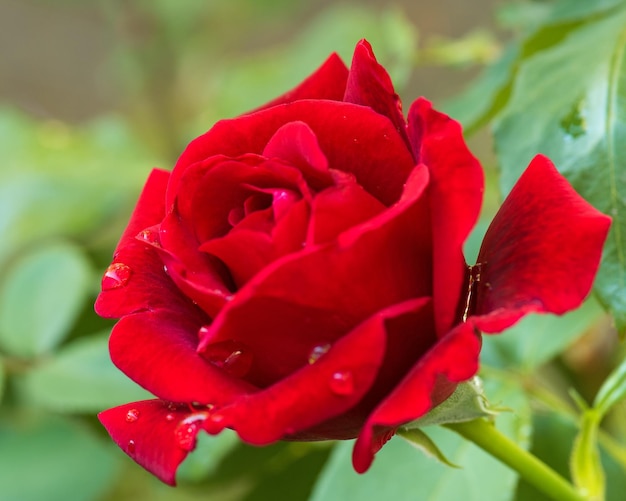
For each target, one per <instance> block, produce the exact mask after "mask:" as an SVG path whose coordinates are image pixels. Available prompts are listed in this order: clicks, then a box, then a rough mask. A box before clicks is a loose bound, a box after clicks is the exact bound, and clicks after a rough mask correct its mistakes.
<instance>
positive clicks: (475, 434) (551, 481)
mask: <svg viewBox="0 0 626 501" xmlns="http://www.w3.org/2000/svg"><path fill="white" fill-rule="evenodd" d="M445 426H446V427H447V428H450V429H451V430H453V431H455V432H456V433H458V434H459V435H461V436H462V437H464V438H466V439H467V440H469V441H471V442H473V443H475V444H476V445H477V446H478V447H480V448H481V449H483V450H484V451H485V452H488V453H489V454H491V455H492V456H494V457H495V458H496V459H498V460H500V461H502V462H503V463H504V464H506V465H507V466H509V467H510V468H512V469H513V470H515V471H516V472H518V473H519V474H520V476H521V477H522V478H523V479H524V480H526V481H527V482H528V483H529V484H532V485H534V486H535V487H536V488H537V489H539V490H540V491H542V492H543V493H544V494H546V495H547V496H549V497H551V498H552V499H554V500H556V501H585V497H583V496H582V495H581V494H580V493H579V492H578V491H577V490H576V489H575V487H574V486H573V485H572V484H570V483H569V482H568V481H567V480H565V479H564V478H563V477H561V476H560V475H559V474H558V473H556V472H555V471H554V470H552V469H551V468H550V467H549V466H548V465H546V464H545V463H543V462H542V461H540V460H539V459H538V458H537V457H535V456H533V455H532V454H530V453H529V452H528V451H526V450H524V449H522V448H521V447H520V446H519V445H517V444H516V443H515V442H513V441H512V440H511V439H509V438H508V437H506V436H505V435H503V434H502V433H501V432H499V431H498V430H497V428H496V427H495V426H494V425H493V424H492V423H490V422H489V421H487V420H486V419H475V420H473V421H467V422H465V423H449V424H446V425H445Z"/></svg>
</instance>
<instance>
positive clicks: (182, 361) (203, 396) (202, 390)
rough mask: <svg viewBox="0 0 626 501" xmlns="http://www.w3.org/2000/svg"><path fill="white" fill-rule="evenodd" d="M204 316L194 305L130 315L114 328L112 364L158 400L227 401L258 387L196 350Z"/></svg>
mask: <svg viewBox="0 0 626 501" xmlns="http://www.w3.org/2000/svg"><path fill="white" fill-rule="evenodd" d="M203 320H204V318H203V316H201V315H200V316H199V315H198V314H197V313H195V312H194V311H193V310H192V309H187V310H186V311H185V310H183V311H179V312H171V311H166V310H156V311H146V312H141V313H136V314H134V315H128V316H126V317H124V318H122V319H121V320H120V321H119V322H118V323H117V324H116V325H115V327H113V331H112V333H111V338H110V340H109V349H110V352H111V359H112V360H113V363H114V364H115V365H116V366H117V367H118V368H119V369H120V370H122V372H124V373H125V374H126V375H127V376H128V377H130V378H131V379H132V380H133V381H135V382H136V383H138V384H140V385H141V386H143V387H144V388H146V389H147V390H148V391H150V392H152V393H154V394H155V395H156V396H158V397H159V398H162V399H164V400H170V401H173V402H200V403H203V404H219V405H223V404H225V403H228V402H230V401H232V400H233V399H235V398H237V397H239V396H240V395H243V394H246V393H250V392H253V391H256V388H254V387H253V386H252V385H250V384H248V383H246V382H244V381H241V380H239V379H236V378H233V377H231V376H229V375H228V374H227V373H226V372H224V371H223V370H221V369H218V368H217V367H215V366H213V365H212V364H211V363H210V362H208V361H206V360H205V359H204V358H202V357H200V356H199V355H198V354H197V353H196V346H197V343H198V336H197V332H198V330H199V328H200V327H201V326H202V321H203Z"/></svg>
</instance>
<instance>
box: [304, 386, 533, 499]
mask: <svg viewBox="0 0 626 501" xmlns="http://www.w3.org/2000/svg"><path fill="white" fill-rule="evenodd" d="M486 386H487V391H486V393H487V395H489V397H490V400H493V401H496V402H500V403H502V404H503V405H505V406H507V407H511V408H514V409H516V411H517V412H516V413H513V412H511V413H503V414H500V415H499V416H498V420H497V423H498V427H499V428H501V429H502V431H503V432H504V433H506V434H507V435H508V436H509V437H510V438H512V439H513V440H515V441H517V442H518V443H520V444H522V445H524V444H525V443H527V442H528V439H529V431H530V426H529V421H530V411H529V407H528V402H527V400H526V397H525V396H524V393H523V392H522V391H521V389H520V388H519V386H518V385H515V384H509V383H505V382H503V381H496V380H492V381H490V382H489V383H488V385H486ZM426 431H427V433H428V435H429V437H430V438H431V439H432V440H433V442H434V443H436V444H437V446H438V447H439V448H440V449H441V451H442V452H443V454H445V456H446V457H447V458H448V459H449V460H450V461H452V462H453V463H455V464H458V465H459V466H461V469H452V468H449V467H447V466H444V465H443V464H441V463H439V462H437V461H433V460H432V459H430V458H428V457H426V456H424V455H422V454H418V453H417V452H416V451H415V449H414V447H411V446H409V444H407V443H406V442H405V441H404V440H398V439H397V438H394V439H392V440H390V441H389V442H388V443H387V444H386V445H385V446H384V447H383V448H382V449H381V451H380V452H379V453H378V454H377V457H376V460H375V461H374V464H373V465H372V467H371V469H370V470H369V471H368V472H367V473H365V474H364V475H358V474H356V473H355V472H354V470H353V469H352V462H351V455H352V446H353V443H352V442H342V443H340V444H338V445H337V446H335V449H334V451H333V453H332V455H331V457H330V460H329V461H328V463H327V464H326V465H325V467H324V469H323V471H322V474H321V475H320V478H319V480H318V483H317V485H316V487H315V489H314V491H313V495H312V497H311V500H312V501H344V500H346V499H358V500H361V501H370V500H371V501H380V500H381V499H393V500H394V501H414V500H416V499H428V500H429V501H458V500H460V499H462V500H464V501H484V500H485V499H488V500H490V501H491V500H493V501H507V500H510V499H512V495H513V491H514V488H515V484H516V481H517V476H516V474H515V473H514V472H513V471H511V470H510V469H508V468H507V467H506V466H504V465H502V464H501V463H500V462H498V461H497V460H495V459H493V458H492V457H491V456H489V455H488V454H487V453H485V452H483V451H482V450H480V449H478V448H477V447H476V446H474V445H473V444H471V443H470V442H467V441H465V440H463V439H462V438H461V437H460V436H458V435H457V434H456V433H453V432H451V431H450V430H446V429H444V428H441V427H429V428H427V429H426Z"/></svg>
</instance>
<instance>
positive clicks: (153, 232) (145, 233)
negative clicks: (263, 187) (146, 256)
mask: <svg viewBox="0 0 626 501" xmlns="http://www.w3.org/2000/svg"><path fill="white" fill-rule="evenodd" d="M136 238H137V239H138V240H141V241H142V242H145V243H147V244H150V245H153V246H154V247H159V248H160V247H161V239H160V238H159V231H158V230H157V229H156V228H146V229H145V230H141V231H140V232H139V233H138V234H137V237H136Z"/></svg>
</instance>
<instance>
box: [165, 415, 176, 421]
mask: <svg viewBox="0 0 626 501" xmlns="http://www.w3.org/2000/svg"><path fill="white" fill-rule="evenodd" d="M165 420H166V421H174V414H171V413H168V414H166V415H165Z"/></svg>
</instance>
